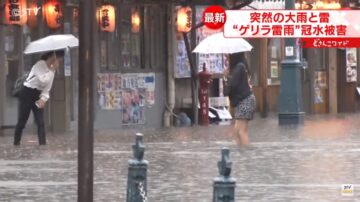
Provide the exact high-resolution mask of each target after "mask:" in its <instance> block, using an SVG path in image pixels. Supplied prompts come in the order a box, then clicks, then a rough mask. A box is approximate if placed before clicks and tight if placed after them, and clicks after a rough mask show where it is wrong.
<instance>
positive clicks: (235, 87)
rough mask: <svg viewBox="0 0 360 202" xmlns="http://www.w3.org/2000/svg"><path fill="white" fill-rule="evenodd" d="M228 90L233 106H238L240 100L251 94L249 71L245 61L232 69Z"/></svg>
mask: <svg viewBox="0 0 360 202" xmlns="http://www.w3.org/2000/svg"><path fill="white" fill-rule="evenodd" d="M226 90H227V92H228V96H229V98H230V104H231V106H233V107H236V106H237V105H238V104H239V103H240V101H242V100H243V99H245V98H246V97H248V96H249V95H251V93H252V92H251V89H250V86H249V82H248V72H247V69H246V67H245V65H244V63H241V62H240V63H238V64H236V66H235V67H234V68H233V69H232V70H231V72H230V77H229V81H228V84H227V89H226Z"/></svg>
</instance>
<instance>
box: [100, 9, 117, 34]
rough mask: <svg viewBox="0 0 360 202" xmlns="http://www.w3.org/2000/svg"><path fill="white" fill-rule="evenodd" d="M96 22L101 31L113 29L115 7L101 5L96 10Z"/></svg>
mask: <svg viewBox="0 0 360 202" xmlns="http://www.w3.org/2000/svg"><path fill="white" fill-rule="evenodd" d="M97 13H98V14H97V16H98V23H99V27H100V30H101V31H105V32H113V31H115V7H114V6H112V5H103V6H101V7H100V8H99V9H98V11H97Z"/></svg>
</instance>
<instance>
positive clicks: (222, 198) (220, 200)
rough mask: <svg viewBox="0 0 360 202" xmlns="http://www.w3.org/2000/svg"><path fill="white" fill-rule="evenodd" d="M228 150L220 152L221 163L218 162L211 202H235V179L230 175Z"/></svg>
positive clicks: (224, 149) (230, 163)
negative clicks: (217, 172) (217, 174)
mask: <svg viewBox="0 0 360 202" xmlns="http://www.w3.org/2000/svg"><path fill="white" fill-rule="evenodd" d="M231 165H232V162H231V160H230V150H229V149H228V148H223V149H222V150H221V161H219V162H218V168H219V175H220V176H219V177H216V178H215V179H214V195H213V202H235V187H236V179H235V178H232V177H230V174H231Z"/></svg>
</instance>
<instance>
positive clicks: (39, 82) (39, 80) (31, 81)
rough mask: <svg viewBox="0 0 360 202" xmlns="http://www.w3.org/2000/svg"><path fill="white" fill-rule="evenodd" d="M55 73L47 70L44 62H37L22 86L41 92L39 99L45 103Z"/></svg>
mask: <svg viewBox="0 0 360 202" xmlns="http://www.w3.org/2000/svg"><path fill="white" fill-rule="evenodd" d="M54 76H55V73H54V72H53V71H52V70H50V69H49V67H48V66H47V64H46V62H45V61H44V60H39V61H38V62H37V63H36V64H35V65H34V66H33V67H32V69H31V71H30V73H29V76H28V78H27V81H25V82H24V86H26V87H29V88H34V89H37V90H40V91H41V94H40V99H42V100H43V101H44V102H46V101H47V100H48V99H49V98H50V89H51V86H52V83H53V80H54Z"/></svg>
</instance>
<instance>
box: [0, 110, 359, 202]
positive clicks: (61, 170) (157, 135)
mask: <svg viewBox="0 0 360 202" xmlns="http://www.w3.org/2000/svg"><path fill="white" fill-rule="evenodd" d="M359 123H360V116H359V115H339V116H337V117H332V116H329V115H327V116H308V117H307V118H306V122H305V126H302V127H298V128H286V127H279V126H278V124H277V117H276V116H273V117H269V118H266V119H261V118H259V117H256V118H255V120H254V121H252V122H251V123H250V137H251V140H252V147H251V148H250V149H246V150H241V149H239V148H238V147H237V146H236V145H235V144H234V142H233V141H232V138H231V134H230V131H231V127H232V125H230V126H229V125H224V126H220V125H214V126H209V127H193V128H172V129H161V130H155V129H151V130H123V131H98V132H97V134H96V135H95V149H94V154H95V155H94V169H95V171H94V201H96V202H97V201H104V202H109V201H125V199H126V183H127V168H128V167H127V163H128V159H129V158H131V157H132V151H131V145H132V144H133V143H134V141H135V137H134V136H135V133H136V132H138V131H139V132H143V133H144V136H145V145H146V151H145V159H146V160H148V161H149V167H148V198H149V201H151V202H155V201H156V202H210V201H212V192H213V188H212V185H213V179H214V177H216V176H217V175H218V170H217V161H219V160H220V157H221V156H220V154H221V151H220V150H221V148H223V147H228V148H230V158H231V160H232V161H233V165H232V174H231V175H232V177H234V178H236V180H237V187H236V201H263V202H269V201H283V202H289V201H291V202H293V201H294V202H295V201H304V202H307V201H309V202H311V201H326V202H338V201H357V200H360V196H359V193H360V192H358V191H357V187H360V183H359V182H360V174H359V171H358V170H359V167H360V162H359V158H360V134H359V132H358V131H359V128H360V126H359ZM10 134H11V131H9V135H5V136H0V201H4V202H8V201H9V202H20V201H21V202H22V201H47V202H53V201H54V202H55V201H77V149H76V148H77V135H76V134H72V133H69V134H65V135H59V134H49V135H48V139H49V144H48V145H47V146H45V147H39V146H38V145H37V136H35V135H34V134H24V138H23V140H22V145H21V146H20V147H14V146H12V145H11V143H12V136H11V135H10ZM342 184H352V185H354V186H355V190H354V196H342V195H341V185H342Z"/></svg>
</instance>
